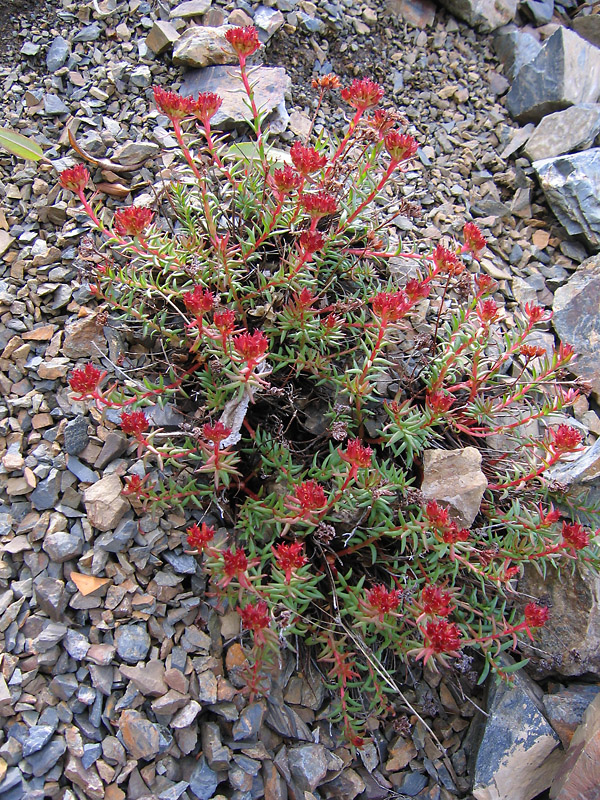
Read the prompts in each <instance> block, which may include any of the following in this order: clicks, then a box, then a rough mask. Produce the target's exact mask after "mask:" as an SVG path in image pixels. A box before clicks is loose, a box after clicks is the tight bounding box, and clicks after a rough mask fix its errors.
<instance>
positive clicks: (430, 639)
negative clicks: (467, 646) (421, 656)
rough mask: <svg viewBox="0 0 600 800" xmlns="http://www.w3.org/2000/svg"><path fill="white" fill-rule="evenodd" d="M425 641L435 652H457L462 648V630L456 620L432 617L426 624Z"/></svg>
mask: <svg viewBox="0 0 600 800" xmlns="http://www.w3.org/2000/svg"><path fill="white" fill-rule="evenodd" d="M425 643H426V646H427V649H428V650H430V651H432V652H433V653H455V652H456V651H457V650H458V649H459V648H460V631H459V629H458V627H457V626H456V624H455V623H454V622H448V621H447V620H445V619H432V620H430V621H429V622H428V623H427V625H426V626H425Z"/></svg>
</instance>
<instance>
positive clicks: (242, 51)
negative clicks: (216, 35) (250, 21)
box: [225, 25, 260, 66]
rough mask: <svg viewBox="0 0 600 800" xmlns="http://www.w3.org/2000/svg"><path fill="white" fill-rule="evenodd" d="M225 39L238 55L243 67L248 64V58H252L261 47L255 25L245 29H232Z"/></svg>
mask: <svg viewBox="0 0 600 800" xmlns="http://www.w3.org/2000/svg"><path fill="white" fill-rule="evenodd" d="M225 38H226V39H227V41H228V42H229V44H230V45H231V46H232V47H233V49H234V50H235V52H236V53H237V56H238V58H239V59H240V64H242V66H243V65H244V64H245V63H246V59H247V58H248V56H251V55H252V53H255V52H256V51H257V50H258V48H259V47H260V41H259V38H258V32H257V30H256V28H255V27H254V25H248V26H247V27H245V28H230V29H229V30H228V31H227V32H226V33H225Z"/></svg>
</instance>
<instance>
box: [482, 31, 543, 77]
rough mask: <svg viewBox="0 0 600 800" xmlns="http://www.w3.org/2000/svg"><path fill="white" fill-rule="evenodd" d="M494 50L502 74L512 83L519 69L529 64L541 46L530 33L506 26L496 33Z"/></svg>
mask: <svg viewBox="0 0 600 800" xmlns="http://www.w3.org/2000/svg"><path fill="white" fill-rule="evenodd" d="M493 46H494V50H495V51H496V55H497V56H498V59H499V60H500V62H501V63H502V65H503V67H504V74H505V75H506V77H507V78H508V79H509V80H510V81H513V80H514V79H515V78H516V77H517V75H518V74H519V72H520V70H521V67H523V66H524V65H525V64H529V62H530V61H533V59H534V58H535V57H536V56H537V54H538V53H539V52H540V50H541V49H542V45H541V44H540V43H539V42H538V40H537V39H536V38H535V37H534V36H532V35H531V34H530V33H525V31H520V30H518V29H517V28H515V26H514V25H506V26H505V27H503V28H500V30H498V31H496V34H495V36H494V41H493Z"/></svg>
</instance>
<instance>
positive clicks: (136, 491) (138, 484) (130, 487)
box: [121, 475, 146, 497]
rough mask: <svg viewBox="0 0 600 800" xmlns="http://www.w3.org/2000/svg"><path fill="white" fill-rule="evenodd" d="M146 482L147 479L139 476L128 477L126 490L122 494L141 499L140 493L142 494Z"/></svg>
mask: <svg viewBox="0 0 600 800" xmlns="http://www.w3.org/2000/svg"><path fill="white" fill-rule="evenodd" d="M145 480H146V478H140V476H139V475H128V476H127V477H126V478H125V481H126V484H125V488H124V489H123V491H122V492H121V494H124V495H135V496H136V497H139V495H140V493H141V491H142V489H143V487H144V481H145Z"/></svg>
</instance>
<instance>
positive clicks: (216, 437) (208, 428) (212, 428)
mask: <svg viewBox="0 0 600 800" xmlns="http://www.w3.org/2000/svg"><path fill="white" fill-rule="evenodd" d="M230 434H231V428H228V427H227V426H226V425H223V423H222V422H215V424H214V425H209V424H208V423H207V424H206V425H203V426H202V435H203V436H204V438H205V439H206V441H207V442H212V443H213V444H220V443H221V442H222V441H223V440H224V439H226V438H227V437H228V436H229V435H230Z"/></svg>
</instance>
